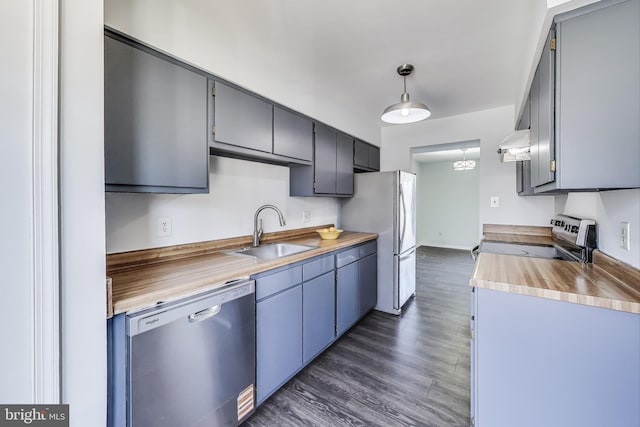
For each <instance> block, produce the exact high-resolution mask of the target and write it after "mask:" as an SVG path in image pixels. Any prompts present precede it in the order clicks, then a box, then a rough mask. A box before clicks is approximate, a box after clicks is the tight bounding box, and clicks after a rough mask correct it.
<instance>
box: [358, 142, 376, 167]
mask: <svg viewBox="0 0 640 427" xmlns="http://www.w3.org/2000/svg"><path fill="white" fill-rule="evenodd" d="M353 168H354V169H355V170H356V171H357V172H360V171H365V172H371V171H379V170H380V148H378V147H376V146H375V145H371V144H367V143H366V142H363V141H360V140H359V139H356V140H355V141H354V143H353Z"/></svg>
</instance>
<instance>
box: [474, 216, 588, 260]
mask: <svg viewBox="0 0 640 427" xmlns="http://www.w3.org/2000/svg"><path fill="white" fill-rule="evenodd" d="M551 226H552V227H553V228H552V231H551V233H552V235H553V240H554V244H553V245H543V244H541V245H537V244H531V243H512V242H503V241H492V240H483V241H482V243H481V244H480V247H479V252H489V253H497V254H507V255H520V256H530V257H536V258H550V259H554V258H555V259H564V260H568V261H578V262H585V263H589V262H591V253H592V252H593V250H594V249H595V248H596V247H597V245H596V243H597V242H596V222H595V221H593V220H590V219H583V218H576V217H573V216H569V215H564V214H560V215H558V216H557V217H556V218H553V219H552V220H551Z"/></svg>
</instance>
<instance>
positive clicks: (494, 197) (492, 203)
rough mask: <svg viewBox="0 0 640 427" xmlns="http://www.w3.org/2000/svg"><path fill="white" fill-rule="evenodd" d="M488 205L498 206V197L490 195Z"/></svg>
mask: <svg viewBox="0 0 640 427" xmlns="http://www.w3.org/2000/svg"><path fill="white" fill-rule="evenodd" d="M489 206H490V207H492V208H498V207H500V197H498V196H491V202H490V203H489Z"/></svg>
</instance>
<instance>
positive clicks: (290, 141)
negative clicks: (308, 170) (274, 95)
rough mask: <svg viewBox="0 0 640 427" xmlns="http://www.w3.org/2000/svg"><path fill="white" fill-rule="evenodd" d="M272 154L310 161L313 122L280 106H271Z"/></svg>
mask: <svg viewBox="0 0 640 427" xmlns="http://www.w3.org/2000/svg"><path fill="white" fill-rule="evenodd" d="M273 154H279V155H282V156H287V157H293V158H296V159H301V160H308V161H311V160H312V159H313V122H312V121H311V119H309V118H307V117H303V116H300V115H298V114H295V113H292V112H290V111H287V110H284V109H282V108H280V107H273Z"/></svg>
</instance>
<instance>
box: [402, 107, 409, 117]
mask: <svg viewBox="0 0 640 427" xmlns="http://www.w3.org/2000/svg"><path fill="white" fill-rule="evenodd" d="M400 114H401V115H402V116H404V117H407V116H408V115H409V109H408V108H402V109H401V110H400Z"/></svg>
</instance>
